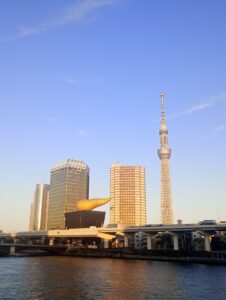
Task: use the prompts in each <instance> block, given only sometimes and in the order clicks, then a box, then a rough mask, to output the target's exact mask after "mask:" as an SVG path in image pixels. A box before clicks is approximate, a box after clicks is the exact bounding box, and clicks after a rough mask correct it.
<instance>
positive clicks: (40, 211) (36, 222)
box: [29, 184, 49, 230]
mask: <svg viewBox="0 0 226 300" xmlns="http://www.w3.org/2000/svg"><path fill="white" fill-rule="evenodd" d="M48 201H49V184H36V189H35V193H34V200H33V202H32V204H31V209H30V222H29V230H46V229H47V215H48Z"/></svg>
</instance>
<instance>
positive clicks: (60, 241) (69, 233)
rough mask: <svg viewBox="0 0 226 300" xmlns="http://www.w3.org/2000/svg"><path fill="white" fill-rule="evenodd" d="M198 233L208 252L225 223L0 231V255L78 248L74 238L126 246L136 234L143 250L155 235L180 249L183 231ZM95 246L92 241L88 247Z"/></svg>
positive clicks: (149, 247) (224, 229)
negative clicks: (166, 236)
mask: <svg viewBox="0 0 226 300" xmlns="http://www.w3.org/2000/svg"><path fill="white" fill-rule="evenodd" d="M193 232H198V233H199V235H201V236H203V239H204V250H205V251H206V252H210V251H211V238H212V237H213V236H214V235H216V234H223V235H225V236H226V223H223V224H210V225H200V224H183V225H161V224H159V225H145V226H134V227H114V228H109V227H101V228H97V227H94V226H91V227H89V228H76V229H68V230H48V231H24V232H16V233H0V254H7V253H10V254H12V255H13V254H14V253H16V252H21V251H32V250H35V249H36V250H37V249H39V250H40V251H44V252H47V253H51V254H55V253H57V254H63V253H65V251H66V250H67V249H68V248H69V247H73V246H75V243H77V244H76V246H77V247H79V243H78V241H79V240H80V239H86V240H87V241H97V240H98V241H100V245H101V247H102V248H105V249H107V248H109V247H110V246H111V243H112V241H115V240H116V241H117V240H120V241H123V243H121V247H123V248H128V247H129V246H130V245H129V241H130V239H131V238H132V237H134V235H135V234H137V233H142V235H143V236H144V237H146V249H147V250H154V247H153V240H154V239H155V237H156V236H157V235H168V236H171V238H172V245H173V250H175V251H178V250H180V244H179V240H180V238H181V237H182V236H184V235H185V234H187V233H193ZM93 246H95V242H94V244H92V245H91V246H90V247H93Z"/></svg>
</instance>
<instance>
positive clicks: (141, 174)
mask: <svg viewBox="0 0 226 300" xmlns="http://www.w3.org/2000/svg"><path fill="white" fill-rule="evenodd" d="M110 194H111V195H110V196H111V197H112V200H111V202H110V223H111V224H117V223H119V224H120V225H122V226H139V225H144V224H145V223H146V185H145V168H144V167H140V166H123V165H121V164H114V165H112V167H111V171H110Z"/></svg>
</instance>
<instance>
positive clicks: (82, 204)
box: [76, 198, 111, 211]
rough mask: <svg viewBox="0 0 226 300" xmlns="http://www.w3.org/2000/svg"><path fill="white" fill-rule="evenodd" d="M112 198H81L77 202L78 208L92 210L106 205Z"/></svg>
mask: <svg viewBox="0 0 226 300" xmlns="http://www.w3.org/2000/svg"><path fill="white" fill-rule="evenodd" d="M110 200H111V198H94V199H84V200H79V201H78V202H77V204H76V210H77V211H81V210H92V209H94V208H96V207H98V206H101V205H104V204H106V203H107V202H109V201H110Z"/></svg>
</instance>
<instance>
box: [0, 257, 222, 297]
mask: <svg viewBox="0 0 226 300" xmlns="http://www.w3.org/2000/svg"><path fill="white" fill-rule="evenodd" d="M0 299H1V300H2V299H7V300H14V299H15V300H17V299H19V300H20V299H21V300H22V299H48V300H49V299H50V300H51V299H117V300H120V299H127V300H129V299H138V300H139V299H159V300H164V299H179V300H181V299H206V300H213V299H219V300H221V299H222V300H225V299H226V267H225V266H209V265H201V264H182V263H171V262H154V261H139V260H120V259H108V258H106V259H105V258H104V259H103V258H101V259H98V258H77V257H7V258H5V257H4V258H3V257H1V258H0Z"/></svg>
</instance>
